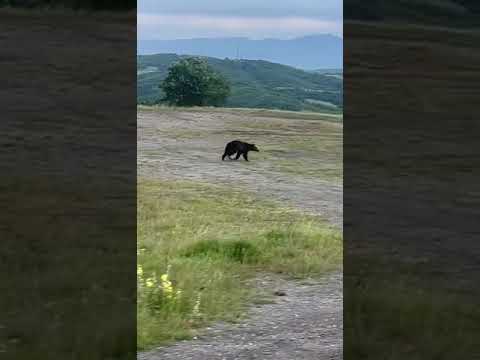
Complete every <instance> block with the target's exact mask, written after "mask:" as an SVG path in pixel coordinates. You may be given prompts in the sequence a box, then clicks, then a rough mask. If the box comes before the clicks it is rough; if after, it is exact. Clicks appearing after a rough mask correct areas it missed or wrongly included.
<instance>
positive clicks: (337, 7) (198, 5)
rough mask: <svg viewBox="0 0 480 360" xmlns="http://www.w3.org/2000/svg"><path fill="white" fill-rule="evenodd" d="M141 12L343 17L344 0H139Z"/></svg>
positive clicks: (139, 10) (331, 18)
mask: <svg viewBox="0 0 480 360" xmlns="http://www.w3.org/2000/svg"><path fill="white" fill-rule="evenodd" d="M138 12H140V13H148V14H175V15H181V14H189V13H190V14H200V15H210V16H240V17H263V18H265V17H285V16H293V17H315V18H322V19H325V20H327V19H328V20H337V21H339V20H342V18H343V0H280V1H279V0H260V1H259V0H242V1H225V0H202V1H198V0H176V1H158V0H139V1H138Z"/></svg>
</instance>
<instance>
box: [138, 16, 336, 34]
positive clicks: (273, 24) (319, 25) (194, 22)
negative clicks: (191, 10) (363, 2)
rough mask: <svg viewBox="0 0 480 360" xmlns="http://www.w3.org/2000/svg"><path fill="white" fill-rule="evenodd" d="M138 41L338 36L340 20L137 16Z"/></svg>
mask: <svg viewBox="0 0 480 360" xmlns="http://www.w3.org/2000/svg"><path fill="white" fill-rule="evenodd" d="M137 19H138V33H139V38H141V39H168V38H182V37H183V38H185V37H225V36H246V37H251V38H265V37H275V38H289V37H295V36H302V35H308V34H318V33H332V34H337V35H341V34H342V32H343V24H342V21H335V20H323V19H318V18H314V17H306V16H281V17H263V16H230V15H205V14H150V13H139V14H138V16H137Z"/></svg>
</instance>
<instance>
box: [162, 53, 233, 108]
mask: <svg viewBox="0 0 480 360" xmlns="http://www.w3.org/2000/svg"><path fill="white" fill-rule="evenodd" d="M160 88H161V89H162V90H163V92H164V93H165V97H164V98H163V101H165V102H167V103H168V104H170V105H175V106H222V105H223V104H225V100H226V99H227V97H228V96H229V95H230V85H229V84H228V82H227V80H226V79H225V78H224V77H223V76H222V75H221V74H220V73H218V72H216V71H215V70H213V69H212V68H211V67H210V66H209V65H208V64H207V62H206V61H204V60H202V59H199V58H186V59H182V60H180V61H179V62H177V63H176V64H174V65H172V66H171V67H170V69H169V70H168V75H167V77H166V78H165V80H163V82H162V83H161V85H160Z"/></svg>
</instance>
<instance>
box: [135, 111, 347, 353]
mask: <svg viewBox="0 0 480 360" xmlns="http://www.w3.org/2000/svg"><path fill="white" fill-rule="evenodd" d="M252 126H253V127H255V126H256V127H257V128H256V129H252V128H251V127H252ZM318 126H323V128H318ZM335 126H337V127H338V126H339V125H338V124H328V123H325V124H322V125H319V122H318V121H317V122H312V121H303V120H289V119H281V118H280V119H273V118H271V119H270V118H265V117H263V118H252V117H250V118H249V119H248V124H247V123H245V117H244V116H242V114H235V113H232V112H221V111H215V112H203V111H202V112H190V111H183V112H181V111H139V113H138V135H137V136H138V156H137V161H138V173H139V176H142V177H153V178H162V179H181V180H198V181H203V182H212V183H219V184H224V185H231V186H236V187H243V188H245V189H248V190H249V191H250V192H253V193H257V194H258V195H259V196H263V197H267V198H269V199H274V200H278V201H280V202H283V203H285V204H288V205H290V206H293V207H296V208H298V209H301V210H302V211H305V212H310V213H314V214H317V215H320V216H321V217H323V218H324V219H326V220H327V221H328V223H330V224H332V226H334V227H336V228H338V229H340V230H342V215H343V214H342V210H343V195H342V184H341V183H335V182H334V181H333V182H332V181H327V180H324V179H319V178H313V177H308V176H303V175H302V174H300V173H299V174H295V173H294V174H291V173H283V172H280V171H278V169H277V168H275V167H274V166H273V165H274V164H272V162H271V160H270V161H268V159H271V156H270V157H265V158H263V159H262V158H261V156H262V153H255V154H252V156H251V160H252V161H251V162H244V161H224V162H222V161H220V156H221V154H222V151H223V148H224V146H225V143H226V142H227V141H229V140H233V137H235V138H240V139H250V138H252V137H254V138H255V139H260V141H262V140H263V143H267V141H268V143H269V144H274V145H275V144H276V146H278V147H279V148H281V147H282V144H285V143H286V142H288V141H291V142H293V141H298V139H303V138H305V137H307V138H308V136H321V134H322V131H321V130H325V132H328V131H330V130H331V129H332V128H331V127H335ZM237 129H242V130H237ZM333 133H334V135H335V136H336V133H341V129H340V130H339V129H338V128H334V130H333ZM338 140H339V141H341V138H338ZM255 141H256V140H255ZM319 141H321V140H319ZM330 141H331V140H330ZM333 141H337V140H336V138H335V140H333ZM337 145H338V146H340V147H341V143H338V144H337ZM261 150H262V148H261ZM285 155H286V156H288V155H289V154H285ZM294 156H295V160H298V161H302V159H301V158H299V157H298V154H294ZM323 156H324V157H325V158H322V154H318V155H316V156H315V157H314V161H318V162H322V161H323V162H328V161H332V159H328V158H327V157H328V153H326V154H323ZM304 160H305V161H308V159H307V158H305V159H304ZM310 160H311V159H310ZM333 161H336V160H335V159H334V160H333ZM340 161H341V160H340ZM255 282H256V287H257V288H258V289H259V291H261V292H264V291H266V292H267V293H270V294H272V293H273V292H274V291H275V290H282V291H283V292H285V296H278V297H275V299H274V302H273V303H271V304H265V305H260V306H257V307H252V308H251V309H250V311H249V313H248V316H247V320H245V321H242V322H241V323H239V324H226V323H217V324H214V325H213V326H212V327H210V328H207V329H205V331H204V332H203V333H202V335H201V336H199V337H198V338H197V339H194V340H189V341H182V342H179V343H177V344H175V345H172V346H167V347H161V348H157V349H154V350H151V351H148V352H142V353H139V354H138V355H137V359H139V360H170V359H172V360H173V359H175V360H183V359H185V360H187V359H188V360H216V359H219V360H220V359H222V360H230V359H231V360H234V359H239V360H241V359H261V360H262V359H265V360H266V359H278V360H297V359H307V360H319V359H320V360H323V359H341V358H342V357H343V353H342V346H343V345H342V338H343V319H342V312H343V305H342V299H343V297H342V294H343V281H342V275H341V274H340V273H337V274H330V275H328V276H326V277H324V278H323V279H321V280H318V279H317V280H315V281H313V282H311V283H309V284H306V282H305V281H302V282H298V281H292V280H285V279H283V278H281V277H279V276H277V275H271V274H268V275H266V274H262V275H259V276H258V277H257V279H255Z"/></svg>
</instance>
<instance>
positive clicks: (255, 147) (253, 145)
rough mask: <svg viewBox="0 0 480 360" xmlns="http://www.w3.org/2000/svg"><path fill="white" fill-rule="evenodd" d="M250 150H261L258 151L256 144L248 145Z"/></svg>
mask: <svg viewBox="0 0 480 360" xmlns="http://www.w3.org/2000/svg"><path fill="white" fill-rule="evenodd" d="M248 150H250V151H260V150H258V148H257V146H256V145H255V144H248Z"/></svg>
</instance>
